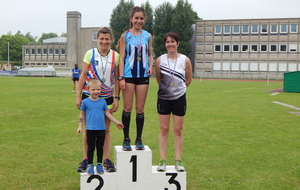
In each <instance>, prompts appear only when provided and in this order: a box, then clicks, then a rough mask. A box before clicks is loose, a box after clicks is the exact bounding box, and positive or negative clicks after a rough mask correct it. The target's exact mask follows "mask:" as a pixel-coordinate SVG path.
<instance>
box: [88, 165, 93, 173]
mask: <svg viewBox="0 0 300 190" xmlns="http://www.w3.org/2000/svg"><path fill="white" fill-rule="evenodd" d="M87 173H88V174H89V175H94V165H93V164H89V165H88V167H87Z"/></svg>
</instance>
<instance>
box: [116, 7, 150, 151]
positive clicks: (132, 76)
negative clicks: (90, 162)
mask: <svg viewBox="0 0 300 190" xmlns="http://www.w3.org/2000/svg"><path fill="white" fill-rule="evenodd" d="M129 17H130V29H129V30H126V31H125V32H124V33H123V34H122V35H121V37H120V40H119V45H120V73H119V78H118V79H119V82H120V88H121V89H122V95H123V100H124V101H123V102H124V108H123V113H122V123H123V124H124V129H123V132H124V141H123V150H124V151H131V145H130V142H131V140H130V137H129V128H130V120H131V110H132V105H133V99H134V98H135V111H136V119H135V121H136V131H137V132H136V138H135V148H136V149H137V150H143V149H144V145H143V143H142V132H143V128H144V118H145V116H144V106H145V102H146V96H147V93H148V87H149V77H150V76H151V75H152V64H153V57H152V36H151V34H150V33H148V32H147V31H145V30H142V26H143V25H144V23H145V22H146V15H145V10H144V8H142V7H133V8H132V9H131V13H130V16H129Z"/></svg>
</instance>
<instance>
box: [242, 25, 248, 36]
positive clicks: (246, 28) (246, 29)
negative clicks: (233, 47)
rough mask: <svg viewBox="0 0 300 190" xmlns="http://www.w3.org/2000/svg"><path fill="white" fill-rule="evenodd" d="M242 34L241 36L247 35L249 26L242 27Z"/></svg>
mask: <svg viewBox="0 0 300 190" xmlns="http://www.w3.org/2000/svg"><path fill="white" fill-rule="evenodd" d="M242 33H243V34H249V25H243V26H242Z"/></svg>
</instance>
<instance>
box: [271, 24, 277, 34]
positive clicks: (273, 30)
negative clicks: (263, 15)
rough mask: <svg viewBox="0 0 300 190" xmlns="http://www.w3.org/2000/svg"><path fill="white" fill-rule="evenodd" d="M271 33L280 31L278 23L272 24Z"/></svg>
mask: <svg viewBox="0 0 300 190" xmlns="http://www.w3.org/2000/svg"><path fill="white" fill-rule="evenodd" d="M270 30H271V33H277V32H278V31H277V30H278V25H277V24H272V25H271V27H270Z"/></svg>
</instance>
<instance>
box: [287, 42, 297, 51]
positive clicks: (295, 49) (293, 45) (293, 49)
mask: <svg viewBox="0 0 300 190" xmlns="http://www.w3.org/2000/svg"><path fill="white" fill-rule="evenodd" d="M289 46H290V52H296V51H297V44H290V45H289Z"/></svg>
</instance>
